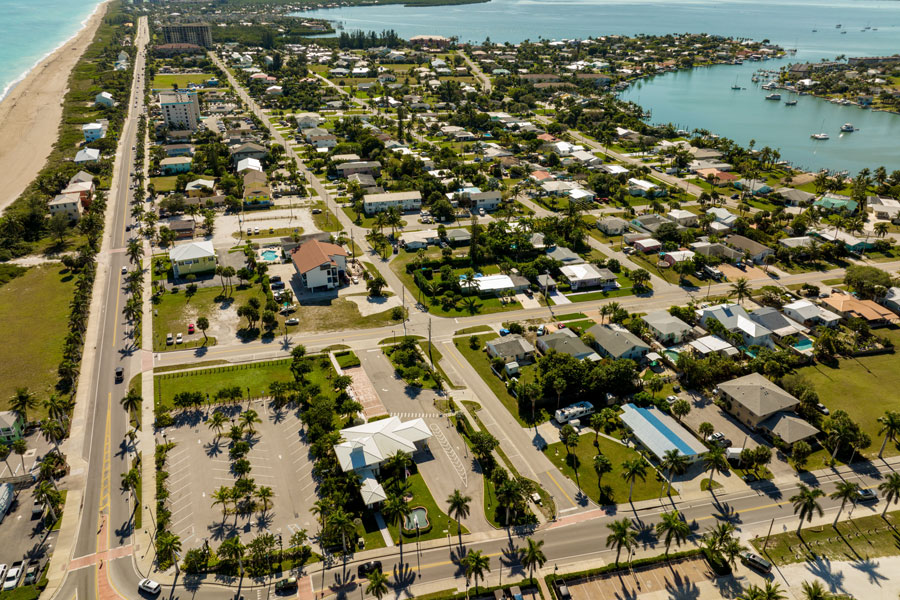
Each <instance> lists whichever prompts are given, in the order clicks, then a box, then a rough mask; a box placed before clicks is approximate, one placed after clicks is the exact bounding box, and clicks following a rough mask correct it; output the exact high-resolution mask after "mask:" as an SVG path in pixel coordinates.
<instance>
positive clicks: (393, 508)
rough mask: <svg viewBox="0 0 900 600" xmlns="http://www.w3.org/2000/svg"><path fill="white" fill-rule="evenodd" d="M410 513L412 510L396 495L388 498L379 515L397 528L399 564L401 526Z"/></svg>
mask: <svg viewBox="0 0 900 600" xmlns="http://www.w3.org/2000/svg"><path fill="white" fill-rule="evenodd" d="M410 513H412V508H411V507H410V506H409V504H407V502H406V500H404V499H403V498H401V497H400V496H397V495H394V496H390V497H388V499H387V501H386V502H385V503H384V504H383V505H382V507H381V514H382V515H384V518H385V520H386V521H387V522H388V523H389V524H391V523H393V524H395V525H396V526H397V537H398V538H400V562H403V525H404V523H406V518H407V517H409V515H410Z"/></svg>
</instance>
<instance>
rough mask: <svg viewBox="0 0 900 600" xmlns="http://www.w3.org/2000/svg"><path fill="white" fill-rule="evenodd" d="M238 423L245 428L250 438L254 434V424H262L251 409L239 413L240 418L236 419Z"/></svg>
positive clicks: (257, 415)
mask: <svg viewBox="0 0 900 600" xmlns="http://www.w3.org/2000/svg"><path fill="white" fill-rule="evenodd" d="M238 422H239V423H240V424H241V426H243V427H246V428H247V433H248V434H249V435H250V436H252V435H253V434H254V433H256V430H255V429H254V428H253V425H254V424H255V423H262V420H261V419H260V418H259V414H258V413H257V412H256V411H255V410H253V409H252V408H251V409H249V410H245V411H244V412H242V413H241V416H240V418H238Z"/></svg>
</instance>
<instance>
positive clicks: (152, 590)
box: [138, 579, 162, 595]
mask: <svg viewBox="0 0 900 600" xmlns="http://www.w3.org/2000/svg"><path fill="white" fill-rule="evenodd" d="M138 589H139V590H140V591H142V592H147V593H148V594H154V595H155V594H158V593H159V592H160V590H162V587H161V586H160V585H159V584H158V583H156V582H155V581H153V580H152V579H141V580H140V582H138Z"/></svg>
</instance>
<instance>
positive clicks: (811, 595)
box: [800, 579, 831, 600]
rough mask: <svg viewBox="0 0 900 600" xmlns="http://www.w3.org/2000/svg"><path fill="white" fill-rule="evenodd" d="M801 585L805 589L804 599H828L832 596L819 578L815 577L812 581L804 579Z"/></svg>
mask: <svg viewBox="0 0 900 600" xmlns="http://www.w3.org/2000/svg"><path fill="white" fill-rule="evenodd" d="M800 587H801V588H802V589H803V599H804V600H828V598H829V597H830V596H831V594H829V593H828V591H827V590H826V589H825V586H823V585H822V582H821V581H819V580H818V579H813V581H812V583H810V582H809V581H804V582H803V583H802V584H801V586H800Z"/></svg>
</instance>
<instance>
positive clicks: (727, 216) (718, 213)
mask: <svg viewBox="0 0 900 600" xmlns="http://www.w3.org/2000/svg"><path fill="white" fill-rule="evenodd" d="M706 214H708V215H712V216H713V218H714V219H715V220H716V221H715V222H716V223H721V224H722V225H724V226H725V227H726V228H727V229H731V228H732V227H734V222H735V221H737V216H736V215H734V214H732V213H730V212H728V211H727V210H725V209H724V208H721V207H718V206H716V207H714V208H710V209H709V210H707V211H706Z"/></svg>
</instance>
